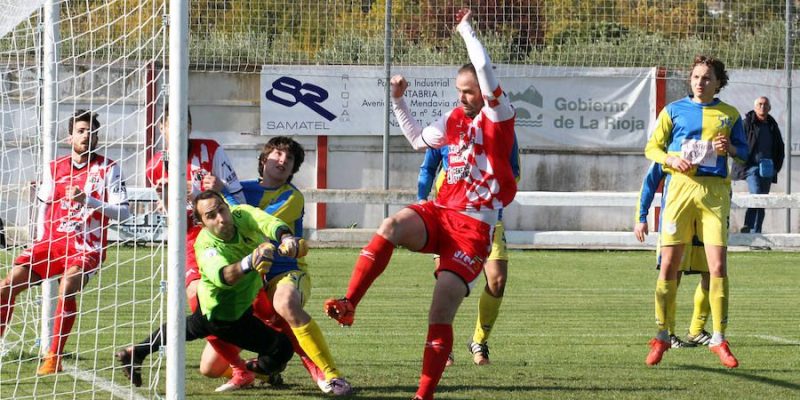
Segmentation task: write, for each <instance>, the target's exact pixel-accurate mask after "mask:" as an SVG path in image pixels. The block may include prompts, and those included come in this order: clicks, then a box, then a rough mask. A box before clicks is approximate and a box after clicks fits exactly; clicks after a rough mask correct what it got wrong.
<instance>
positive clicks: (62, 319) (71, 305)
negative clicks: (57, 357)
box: [50, 296, 78, 354]
mask: <svg viewBox="0 0 800 400" xmlns="http://www.w3.org/2000/svg"><path fill="white" fill-rule="evenodd" d="M77 312H78V302H77V301H75V297H73V296H70V297H69V298H67V299H64V298H63V297H59V299H58V305H57V306H56V316H55V320H54V321H53V341H52V342H51V343H50V352H51V353H55V354H63V351H64V345H65V344H67V339H69V333H70V332H72V325H74V324H75V316H76V315H77Z"/></svg>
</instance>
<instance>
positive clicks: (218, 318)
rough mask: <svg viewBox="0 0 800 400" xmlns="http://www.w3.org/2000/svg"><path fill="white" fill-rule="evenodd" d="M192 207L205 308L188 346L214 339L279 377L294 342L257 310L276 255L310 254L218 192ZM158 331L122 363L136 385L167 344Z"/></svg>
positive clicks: (191, 325)
mask: <svg viewBox="0 0 800 400" xmlns="http://www.w3.org/2000/svg"><path fill="white" fill-rule="evenodd" d="M192 203H193V204H192V205H193V210H194V217H195V219H196V220H197V221H200V223H201V225H202V227H203V229H202V231H201V232H200V233H199V234H198V236H197V240H196V241H195V244H194V249H195V253H196V256H197V264H198V266H199V268H200V284H199V285H198V289H197V298H198V302H199V303H200V307H198V308H197V309H196V310H195V312H194V313H193V314H191V315H190V316H188V317H186V341H192V340H196V339H200V338H205V337H207V336H211V335H214V336H216V337H218V338H220V339H222V340H224V341H225V342H228V343H230V344H233V345H236V346H239V347H240V348H242V349H246V350H250V351H253V352H255V353H257V354H258V358H257V363H256V365H255V366H253V367H252V368H254V369H255V370H256V371H258V372H260V373H263V374H267V375H275V376H277V375H278V374H279V373H280V372H281V371H283V369H284V368H286V363H287V362H288V361H289V360H290V359H291V358H292V354H293V353H294V350H293V349H292V343H291V341H290V340H289V339H288V338H287V337H286V335H284V334H282V333H278V332H276V331H275V330H273V329H272V328H270V327H268V326H267V325H266V324H265V323H264V322H263V321H262V320H261V319H259V318H257V317H256V316H254V315H253V307H252V305H253V301H254V300H255V299H256V296H257V295H258V293H259V292H260V291H261V290H262V287H263V284H262V277H263V276H264V275H265V274H267V272H269V270H270V267H271V266H272V260H273V257H274V256H275V253H278V254H280V255H282V256H288V257H301V256H303V255H305V246H304V243H300V241H299V240H298V239H297V238H295V237H294V235H293V234H292V232H291V230H290V229H289V227H288V226H286V224H285V223H284V222H283V221H281V220H280V219H278V218H276V217H273V216H271V215H269V214H267V213H266V212H264V211H262V210H259V209H257V208H255V207H252V206H249V205H237V206H232V207H231V206H229V205H228V204H227V203H226V202H225V200H224V199H223V197H222V195H221V194H219V193H217V192H215V191H212V190H206V191H204V192H201V193H200V194H199V195H197V196H196V197H195V198H194V200H193V201H192ZM270 240H274V241H276V242H278V243H279V247H278V248H277V249H276V247H275V245H273V244H272V243H271V242H270ZM156 332H157V333H154V334H155V335H157V336H159V337H153V338H151V339H150V340H147V341H145V342H143V343H142V344H138V345H136V346H134V347H133V350H132V355H131V357H130V358H132V360H121V361H123V367H124V368H126V371H125V372H126V375H128V376H129V377H131V381H132V382H133V383H134V385H136V386H139V385H141V372H140V371H139V370H138V368H139V365H141V362H142V361H143V360H144V358H145V357H146V356H147V355H148V354H150V353H152V352H153V351H155V350H156V349H158V347H159V346H163V345H166V344H167V343H166V337H167V335H166V324H165V325H163V326H162V327H161V329H160V330H157V331H156ZM126 361H128V362H126ZM250 368H251V366H250V365H249V364H248V369H250ZM134 377H135V378H134ZM251 382H252V381H251ZM137 383H138V384H137Z"/></svg>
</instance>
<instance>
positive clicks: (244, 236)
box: [194, 205, 289, 321]
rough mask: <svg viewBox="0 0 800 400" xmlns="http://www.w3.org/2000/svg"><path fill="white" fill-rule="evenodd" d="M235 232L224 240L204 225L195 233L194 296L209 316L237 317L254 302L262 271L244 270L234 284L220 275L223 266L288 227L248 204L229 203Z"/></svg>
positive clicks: (238, 259) (239, 258)
mask: <svg viewBox="0 0 800 400" xmlns="http://www.w3.org/2000/svg"><path fill="white" fill-rule="evenodd" d="M231 215H232V216H233V224H234V225H235V226H236V234H235V235H234V237H233V239H231V240H229V241H224V240H222V239H220V238H218V237H216V236H214V235H213V234H212V233H211V232H209V231H208V230H206V229H203V230H202V231H200V234H199V235H197V241H195V243H194V251H195V255H196V257H197V265H198V267H199V269H200V284H199V287H198V288H197V297H198V299H199V300H200V310H201V311H202V312H203V315H205V316H206V318H208V319H209V320H222V321H236V320H238V319H239V318H240V317H241V316H242V314H244V312H245V311H246V310H247V308H248V307H250V305H251V304H252V303H253V300H254V299H255V298H256V295H258V291H259V290H261V288H262V283H261V275H259V274H258V273H255V272H251V273H248V274H245V275H244V276H243V277H242V278H241V279H240V280H239V281H238V282H236V283H235V284H233V285H229V284H227V283H226V282H225V281H224V280H223V279H222V276H221V275H222V269H223V268H225V267H226V266H228V265H231V264H233V263H236V262H239V261H241V259H242V258H244V256H246V255H248V254H250V252H252V251H253V250H254V249H255V248H256V247H258V245H260V244H261V243H264V242H265V241H267V240H269V239H273V240H275V239H278V238H276V236H277V234H278V232H280V231H281V230H285V231H287V232H288V231H289V228H288V226H286V224H285V223H284V222H283V221H281V220H280V219H278V218H276V217H273V216H271V215H269V214H267V213H266V212H264V211H262V210H259V209H257V208H255V207H252V206H249V205H238V206H232V207H231Z"/></svg>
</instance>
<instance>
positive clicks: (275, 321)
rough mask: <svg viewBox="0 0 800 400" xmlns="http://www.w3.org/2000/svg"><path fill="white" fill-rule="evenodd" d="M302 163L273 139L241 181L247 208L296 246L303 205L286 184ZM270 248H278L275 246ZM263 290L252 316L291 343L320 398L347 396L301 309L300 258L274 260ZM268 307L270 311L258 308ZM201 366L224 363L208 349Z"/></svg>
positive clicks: (291, 144)
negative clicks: (250, 175) (285, 232)
mask: <svg viewBox="0 0 800 400" xmlns="http://www.w3.org/2000/svg"><path fill="white" fill-rule="evenodd" d="M304 158H305V151H304V150H303V147H302V146H301V145H300V143H297V142H296V141H295V140H293V139H291V138H289V137H286V136H277V137H274V138H272V139H270V140H269V141H268V142H267V144H266V145H264V148H263V150H262V151H261V154H260V155H259V158H258V174H259V176H260V179H258V180H249V181H242V188H243V193H244V196H245V198H246V199H247V203H248V204H250V205H252V206H254V207H258V208H261V209H263V210H264V211H266V212H267V213H269V214H270V215H272V216H274V217H278V218H280V219H281V220H282V221H284V222H286V223H287V224H288V225H289V227H290V228H291V229H292V231H293V233H294V236H295V237H296V238H297V239H298V240H299V239H300V238H301V237H302V236H303V215H304V214H305V211H304V209H305V200H304V198H303V194H302V193H301V192H300V190H298V189H297V187H295V186H294V185H293V184H292V183H291V181H292V178H293V177H294V174H295V173H297V171H299V170H300V166H301V165H302V164H303V160H304ZM273 244H274V245H276V246H280V244H279V243H277V242H273ZM264 287H265V293H266V296H267V297H268V300H266V301H264V302H261V303H259V304H254V307H255V313H256V316H258V317H260V318H262V319H264V320H266V321H267V323H268V324H269V325H270V326H272V327H274V328H275V329H277V330H278V331H279V332H282V333H285V334H286V335H287V336H288V337H289V339H291V340H292V344H293V345H294V350H295V353H297V355H298V356H299V357H300V359H301V360H302V362H303V366H304V367H305V368H306V369H307V370H308V372H309V374H310V375H311V378H312V379H313V380H314V382H315V383H316V384H317V386H319V388H320V389H321V390H322V391H323V392H325V393H332V394H334V395H337V396H339V395H347V394H349V393H351V391H352V389H351V386H350V383H349V382H347V380H346V379H345V378H344V376H342V374H341V373H340V371H339V369H338V368H337V367H336V363H335V362H334V359H333V355H332V354H331V352H330V350H329V349H328V344H327V342H326V340H325V336H323V334H322V331H321V330H320V328H319V326H318V325H317V323H316V321H314V319H312V318H311V316H310V315H309V314H308V313H307V312H306V311H305V310H304V309H303V307H304V306H305V303H306V301H308V298H309V297H310V295H311V276H310V274H309V273H308V266H307V264H306V262H305V258H303V257H297V258H295V257H285V256H281V255H278V256H276V257H275V259H274V260H273V261H272V268H270V270H269V272H268V273H267V274H266V275H265V276H264ZM270 303H271V305H272V307H271V308H274V309H272V310H265V307H262V305H264V304H266V305H269V304H270ZM202 363H203V364H208V365H213V366H215V368H216V369H218V370H221V369H224V368H225V362H224V361H223V360H222V359H221V357H220V356H219V354H217V353H216V352H215V351H214V349H213V348H210V346H206V349H205V350H204V351H203V358H202Z"/></svg>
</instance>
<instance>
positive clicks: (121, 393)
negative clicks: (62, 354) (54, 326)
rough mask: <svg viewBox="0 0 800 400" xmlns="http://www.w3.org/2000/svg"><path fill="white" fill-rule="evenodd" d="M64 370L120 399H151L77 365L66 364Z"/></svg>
mask: <svg viewBox="0 0 800 400" xmlns="http://www.w3.org/2000/svg"><path fill="white" fill-rule="evenodd" d="M64 372H65V373H67V374H68V375H70V376H73V377H75V378H76V379H80V380H82V381H85V382H89V383H91V384H92V385H93V386H94V387H96V388H99V389H101V390H103V391H106V392H109V393H111V395H112V396H114V397H115V398H119V399H133V400H149V399H148V398H147V397H144V396H142V395H140V394H137V393H136V392H135V391H134V390H133V389H131V388H129V387H125V386H121V385H117V384H116V383H114V382H111V381H109V380H106V379H104V378H100V377H98V376H97V375H96V374H93V373H90V372H88V371H84V370H81V369H78V368H75V367H68V366H66V365H65V366H64Z"/></svg>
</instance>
